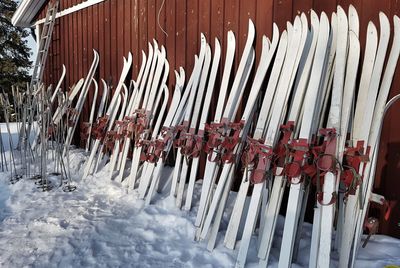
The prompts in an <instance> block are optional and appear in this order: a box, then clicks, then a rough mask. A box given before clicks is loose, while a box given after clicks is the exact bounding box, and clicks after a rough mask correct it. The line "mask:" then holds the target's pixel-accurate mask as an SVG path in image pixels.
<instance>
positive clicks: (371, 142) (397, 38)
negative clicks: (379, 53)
mask: <svg viewBox="0 0 400 268" xmlns="http://www.w3.org/2000/svg"><path fill="white" fill-rule="evenodd" d="M393 26H394V31H393V32H394V36H393V41H392V48H391V50H390V54H389V57H388V60H387V64H386V67H385V73H384V75H383V78H382V82H381V85H380V88H379V95H378V98H377V100H376V104H375V109H374V115H373V120H372V125H371V130H370V134H369V138H368V146H369V147H370V148H371V149H370V153H369V154H370V159H372V161H371V164H370V165H368V166H367V167H366V170H365V173H364V176H365V178H368V180H367V181H366V185H367V187H366V192H364V196H365V197H364V199H363V204H361V205H360V211H359V212H358V216H357V217H358V218H357V219H358V221H357V224H356V234H355V241H354V245H353V252H352V265H351V266H354V259H355V256H356V254H357V252H358V250H359V245H360V241H361V235H362V231H363V227H364V224H363V223H364V219H365V216H366V213H367V210H368V204H369V202H370V199H371V194H372V186H373V183H374V176H375V169H376V161H377V156H378V152H377V150H378V148H379V140H380V134H381V130H382V124H383V120H384V118H385V114H386V112H387V110H388V109H389V108H390V106H391V105H392V104H393V103H394V102H395V101H396V100H397V99H398V98H399V96H396V97H393V98H392V99H391V100H389V101H388V102H387V103H386V99H387V98H388V95H389V91H390V87H391V84H392V81H393V76H394V72H395V69H396V66H397V61H398V59H399V54H400V19H399V17H398V16H394V17H393ZM385 103H386V105H385Z"/></svg>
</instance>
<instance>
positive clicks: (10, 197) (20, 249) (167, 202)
mask: <svg viewBox="0 0 400 268" xmlns="http://www.w3.org/2000/svg"><path fill="white" fill-rule="evenodd" d="M86 157H87V156H86V154H85V153H84V151H82V150H80V149H73V150H72V151H71V156H70V160H71V163H70V166H71V174H73V178H72V179H73V184H74V185H76V186H77V190H76V191H75V192H63V191H62V189H61V188H60V187H57V186H58V183H59V181H58V178H56V177H51V178H50V179H51V181H52V183H53V185H54V186H56V187H55V188H54V189H53V190H52V191H50V192H42V191H41V190H40V189H37V188H36V185H35V184H34V181H32V180H28V179H24V180H21V181H19V182H17V183H16V184H9V183H8V180H9V173H7V172H5V173H0V266H2V267H25V266H32V267H232V266H234V263H235V260H236V255H237V251H238V246H239V245H240V242H238V244H237V245H236V250H234V251H233V250H229V249H226V248H225V247H224V246H223V237H224V234H225V230H226V227H227V223H228V220H229V215H230V211H231V210H232V207H233V200H234V193H232V194H231V196H230V201H229V202H228V204H230V205H229V207H228V209H227V212H226V214H225V215H224V219H223V222H222V225H221V226H222V227H221V228H222V231H221V232H220V233H219V235H218V239H217V247H216V249H215V250H214V251H212V252H209V251H207V249H206V243H205V242H196V241H194V240H193V237H194V232H195V227H194V225H193V224H194V221H195V217H196V211H197V207H196V206H195V207H194V208H193V209H192V211H190V212H186V211H181V210H179V209H177V208H176V207H175V205H174V200H172V199H170V198H169V197H168V193H167V192H168V191H165V192H164V193H161V194H159V195H157V197H156V200H155V204H154V205H150V206H145V205H144V202H143V201H142V200H138V199H137V193H136V192H127V191H126V190H125V188H124V187H123V186H121V184H119V183H116V182H112V181H108V180H106V179H105V177H106V176H104V174H105V173H104V171H101V172H99V173H98V174H96V175H95V176H90V177H88V178H87V179H85V180H82V179H81V174H82V172H83V164H84V161H85V159H86ZM52 167H53V165H52V163H51V161H49V169H50V170H51V168H52ZM103 170H104V169H103ZM171 173H172V169H171V168H169V169H166V173H165V174H164V176H163V178H164V179H166V178H167V177H168V176H170V175H171ZM200 187H201V185H200V184H199V183H198V184H196V188H195V193H196V196H195V197H194V204H197V203H198V200H199V192H200ZM283 221H284V219H283V218H282V217H281V218H279V221H278V226H277V232H276V238H275V239H274V244H273V249H272V253H271V254H272V256H271V261H270V266H271V267H277V260H278V257H279V247H280V242H281V236H282V231H283V230H282V229H283ZM310 238H311V225H310V224H305V226H304V227H303V232H302V240H301V244H300V252H299V255H298V259H297V261H296V264H293V266H292V267H307V264H308V254H309V245H310ZM256 244H257V243H256V241H255V238H254V239H253V241H252V244H251V247H250V250H249V256H248V264H249V265H248V266H249V267H256V264H257V256H256ZM332 258H333V265H334V266H335V265H337V254H335V253H333V254H332ZM390 264H391V265H395V264H397V265H399V264H400V240H398V239H394V238H391V237H387V236H383V235H376V236H373V237H372V238H371V240H370V242H369V243H368V245H367V247H366V248H365V249H361V250H360V254H359V256H358V260H357V263H356V267H383V266H385V265H390Z"/></svg>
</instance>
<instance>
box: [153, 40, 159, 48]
mask: <svg viewBox="0 0 400 268" xmlns="http://www.w3.org/2000/svg"><path fill="white" fill-rule="evenodd" d="M153 44H154V50H156V49H158V43H157V40H156V39H154V38H153Z"/></svg>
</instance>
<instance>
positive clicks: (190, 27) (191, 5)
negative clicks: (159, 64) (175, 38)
mask: <svg viewBox="0 0 400 268" xmlns="http://www.w3.org/2000/svg"><path fill="white" fill-rule="evenodd" d="M198 6H199V2H198V0H188V1H187V6H186V18H187V20H186V68H185V71H186V73H187V75H190V74H191V73H192V70H193V65H194V55H196V54H198V53H199V47H200V46H199V42H198V40H199V35H200V33H199V32H198V23H199V20H198V14H199V8H198Z"/></svg>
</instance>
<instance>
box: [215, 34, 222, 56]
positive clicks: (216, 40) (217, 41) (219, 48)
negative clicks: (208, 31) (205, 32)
mask: <svg viewBox="0 0 400 268" xmlns="http://www.w3.org/2000/svg"><path fill="white" fill-rule="evenodd" d="M214 44H215V45H214V53H216V51H221V44H220V42H219V40H218V37H215V40H214Z"/></svg>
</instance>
